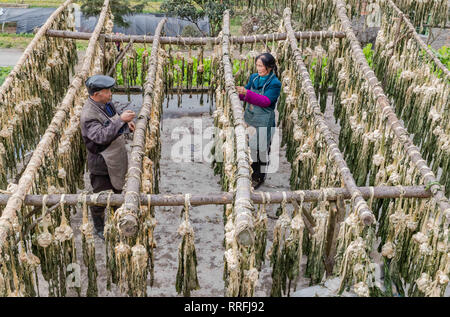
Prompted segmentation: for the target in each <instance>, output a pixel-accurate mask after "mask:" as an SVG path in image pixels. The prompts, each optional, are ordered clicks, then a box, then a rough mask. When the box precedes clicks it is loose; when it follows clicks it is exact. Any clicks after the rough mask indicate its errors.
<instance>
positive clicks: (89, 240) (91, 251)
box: [80, 195, 98, 297]
mask: <svg viewBox="0 0 450 317" xmlns="http://www.w3.org/2000/svg"><path fill="white" fill-rule="evenodd" d="M82 208H83V224H82V225H81V226H80V231H81V234H82V236H81V241H82V246H83V261H84V265H86V267H87V269H88V287H87V290H86V296H88V297H95V296H98V288H97V267H96V265H95V245H94V236H93V229H94V226H93V225H92V224H91V223H90V222H89V220H88V207H87V204H86V196H85V195H84V200H83V207H82Z"/></svg>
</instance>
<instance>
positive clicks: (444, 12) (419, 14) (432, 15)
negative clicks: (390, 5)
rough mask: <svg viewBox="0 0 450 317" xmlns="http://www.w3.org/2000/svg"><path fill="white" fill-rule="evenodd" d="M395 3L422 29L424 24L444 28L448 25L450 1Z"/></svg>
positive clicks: (434, 0)
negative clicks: (449, 5)
mask: <svg viewBox="0 0 450 317" xmlns="http://www.w3.org/2000/svg"><path fill="white" fill-rule="evenodd" d="M385 1H386V0H383V1H381V3H383V2H385ZM395 3H396V5H397V6H398V7H399V8H400V10H402V11H403V13H405V14H406V15H407V16H408V17H410V18H411V20H412V21H411V22H412V23H413V24H414V25H415V26H420V28H421V29H422V28H423V25H424V24H428V25H432V26H442V27H444V26H445V23H447V19H448V1H446V0H422V1H413V0H396V1H395Z"/></svg>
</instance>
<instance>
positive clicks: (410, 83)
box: [374, 1, 450, 195]
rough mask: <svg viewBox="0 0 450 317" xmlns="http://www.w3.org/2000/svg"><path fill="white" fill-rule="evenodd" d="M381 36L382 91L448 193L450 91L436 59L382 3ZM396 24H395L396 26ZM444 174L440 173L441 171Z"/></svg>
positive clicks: (377, 61) (379, 72) (378, 67)
mask: <svg viewBox="0 0 450 317" xmlns="http://www.w3.org/2000/svg"><path fill="white" fill-rule="evenodd" d="M383 3H384V4H383V5H382V9H383V19H382V24H381V30H380V31H379V33H378V36H377V44H376V49H375V55H374V65H375V72H376V74H377V75H378V76H383V77H384V78H385V80H384V84H385V85H384V89H385V91H386V92H387V94H388V95H389V96H390V97H392V98H393V100H394V101H395V111H396V113H397V115H398V116H399V117H400V118H402V119H403V121H404V123H405V126H406V128H407V129H408V131H409V132H410V133H414V138H413V141H414V144H416V145H417V146H418V147H419V148H420V149H421V153H422V155H423V157H424V158H425V159H426V160H427V162H428V164H430V165H431V168H432V170H433V172H434V173H435V174H437V175H439V174H440V175H441V176H440V178H439V181H440V183H441V184H443V185H445V188H446V194H447V195H448V194H449V193H450V146H449V144H450V115H449V111H448V104H449V103H450V93H449V91H450V89H449V88H450V86H449V82H448V79H449V78H448V77H447V78H446V74H445V73H444V74H442V76H441V75H439V73H437V71H439V68H438V67H437V65H436V64H435V62H434V58H433V57H432V56H430V55H429V54H428V52H424V51H423V50H422V47H421V45H420V43H419V42H418V40H417V39H416V38H415V37H413V36H411V35H409V34H410V28H409V27H408V25H407V24H406V22H405V20H404V19H403V18H401V17H399V16H398V14H397V11H396V10H395V9H394V8H393V6H392V5H391V4H390V3H389V1H384V2H383ZM392 21H394V23H393V22H392ZM441 169H442V172H440V170H441Z"/></svg>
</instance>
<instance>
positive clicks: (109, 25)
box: [101, 8, 116, 74]
mask: <svg viewBox="0 0 450 317" xmlns="http://www.w3.org/2000/svg"><path fill="white" fill-rule="evenodd" d="M113 20H114V15H113V14H112V13H111V8H108V13H107V14H106V21H105V24H104V27H103V30H102V33H105V34H107V35H112V34H113V28H114V22H113ZM104 47H105V51H104V53H105V54H104V55H105V56H104V60H103V69H102V71H101V72H102V73H103V74H106V73H107V72H108V70H110V69H111V67H112V66H113V65H114V62H115V60H116V44H115V43H114V42H106V41H105V42H104Z"/></svg>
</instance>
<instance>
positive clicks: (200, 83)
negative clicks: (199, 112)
mask: <svg viewBox="0 0 450 317" xmlns="http://www.w3.org/2000/svg"><path fill="white" fill-rule="evenodd" d="M204 62H205V61H204V60H203V46H200V52H199V54H198V57H197V63H196V67H197V68H196V70H195V73H196V74H197V80H196V84H197V87H200V105H201V106H202V105H203V90H202V88H203V78H204V76H205V75H204V72H205V65H204Z"/></svg>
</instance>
